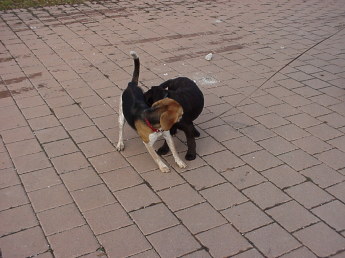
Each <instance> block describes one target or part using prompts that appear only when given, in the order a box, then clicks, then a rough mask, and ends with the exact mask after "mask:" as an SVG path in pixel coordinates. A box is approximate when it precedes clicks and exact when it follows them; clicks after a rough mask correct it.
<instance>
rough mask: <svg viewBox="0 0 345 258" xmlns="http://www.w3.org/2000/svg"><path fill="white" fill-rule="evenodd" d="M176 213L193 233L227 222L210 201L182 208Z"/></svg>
mask: <svg viewBox="0 0 345 258" xmlns="http://www.w3.org/2000/svg"><path fill="white" fill-rule="evenodd" d="M176 215H177V217H179V218H180V219H181V221H182V223H183V224H184V225H185V226H186V227H187V228H188V229H189V230H190V231H191V232H192V233H193V234H197V233H200V232H202V231H206V230H209V229H211V228H214V227H217V226H220V225H222V224H225V223H226V220H225V219H224V218H223V217H222V216H221V215H220V214H219V213H218V212H217V211H216V210H215V209H214V208H212V207H211V205H209V204H208V203H201V204H198V205H196V206H193V207H190V208H187V209H184V210H181V211H179V212H177V213H176Z"/></svg>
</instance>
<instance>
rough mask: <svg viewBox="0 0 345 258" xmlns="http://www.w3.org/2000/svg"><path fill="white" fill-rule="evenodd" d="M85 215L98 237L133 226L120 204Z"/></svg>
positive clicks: (88, 212)
mask: <svg viewBox="0 0 345 258" xmlns="http://www.w3.org/2000/svg"><path fill="white" fill-rule="evenodd" d="M83 215H84V217H85V219H86V221H87V222H88V224H89V225H90V227H91V230H92V231H93V232H94V234H96V235H99V234H103V233H106V232H109V231H112V230H116V229H119V228H122V227H125V226H128V225H131V224H133V222H132V221H131V219H130V218H129V216H128V215H127V214H126V212H125V211H124V209H123V208H122V207H121V205H120V204H119V203H113V204H110V205H106V206H103V207H100V208H97V209H93V210H89V211H86V212H84V213H83Z"/></svg>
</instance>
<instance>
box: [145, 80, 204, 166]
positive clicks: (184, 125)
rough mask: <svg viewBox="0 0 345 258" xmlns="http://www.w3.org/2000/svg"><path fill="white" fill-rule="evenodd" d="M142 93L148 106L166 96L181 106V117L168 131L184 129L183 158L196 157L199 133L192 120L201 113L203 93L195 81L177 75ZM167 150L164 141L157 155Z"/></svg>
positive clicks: (172, 132)
mask: <svg viewBox="0 0 345 258" xmlns="http://www.w3.org/2000/svg"><path fill="white" fill-rule="evenodd" d="M144 95H145V99H146V103H147V104H148V105H149V106H151V105H152V104H153V103H154V102H156V101H158V100H161V99H163V98H167V97H168V98H171V99H173V100H176V101H177V102H178V103H179V104H180V105H181V106H182V108H183V116H182V119H181V120H180V121H179V122H178V123H176V124H175V125H174V126H173V127H172V128H171V129H170V133H171V134H172V135H174V134H176V130H177V129H180V130H182V131H184V133H185V135H186V138H187V146H188V151H187V154H186V156H185V158H186V160H194V159H195V158H196V144H195V137H199V136H200V133H199V132H198V130H196V128H195V127H194V124H193V121H194V120H195V119H196V118H197V117H198V116H199V115H200V114H201V112H202V110H203V108H204V95H203V94H202V92H201V90H200V89H199V87H198V86H197V85H196V83H195V82H194V81H192V80H191V79H189V78H186V77H178V78H175V79H171V80H168V81H166V82H163V83H162V84H161V85H159V86H153V87H151V89H149V90H148V91H147V92H145V93H144ZM168 152H169V147H168V145H167V143H166V142H164V144H163V146H162V147H160V148H159V149H158V151H157V153H158V154H159V155H164V154H167V153H168Z"/></svg>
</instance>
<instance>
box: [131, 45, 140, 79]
mask: <svg viewBox="0 0 345 258" xmlns="http://www.w3.org/2000/svg"><path fill="white" fill-rule="evenodd" d="M130 54H131V56H132V57H133V60H134V72H133V77H132V82H134V83H135V84H136V85H138V83H139V71H140V61H139V56H138V55H137V53H136V52H135V51H131V52H130Z"/></svg>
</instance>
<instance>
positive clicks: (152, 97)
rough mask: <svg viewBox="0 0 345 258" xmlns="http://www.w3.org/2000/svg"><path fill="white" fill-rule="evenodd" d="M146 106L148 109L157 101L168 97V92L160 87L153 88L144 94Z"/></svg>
mask: <svg viewBox="0 0 345 258" xmlns="http://www.w3.org/2000/svg"><path fill="white" fill-rule="evenodd" d="M144 96H145V101H146V104H147V105H149V106H150V107H151V106H152V104H153V103H155V102H156V101H158V100H161V99H164V98H166V97H167V96H168V91H167V90H165V89H163V88H162V87H161V86H153V87H151V89H149V90H148V91H147V92H145V93H144Z"/></svg>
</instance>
